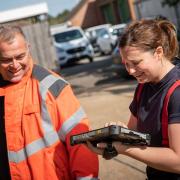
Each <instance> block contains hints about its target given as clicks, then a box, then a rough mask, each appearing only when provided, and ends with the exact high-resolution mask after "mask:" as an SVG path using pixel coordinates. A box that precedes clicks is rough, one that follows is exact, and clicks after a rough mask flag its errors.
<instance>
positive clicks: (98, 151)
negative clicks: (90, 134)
mask: <svg viewBox="0 0 180 180" xmlns="http://www.w3.org/2000/svg"><path fill="white" fill-rule="evenodd" d="M87 147H88V148H89V149H90V150H91V151H92V152H94V153H96V154H98V155H103V152H104V149H105V148H106V147H107V144H106V143H98V144H97V147H95V146H93V145H92V144H91V143H90V142H89V141H87Z"/></svg>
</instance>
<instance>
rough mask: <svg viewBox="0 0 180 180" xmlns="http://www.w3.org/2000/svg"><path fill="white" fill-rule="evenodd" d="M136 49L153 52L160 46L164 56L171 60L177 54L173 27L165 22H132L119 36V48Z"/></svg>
mask: <svg viewBox="0 0 180 180" xmlns="http://www.w3.org/2000/svg"><path fill="white" fill-rule="evenodd" d="M125 46H133V47H138V48H140V49H142V50H144V51H154V50H155V49H156V48H157V47H158V46H161V47H162V48H163V51H164V56H165V57H166V58H167V59H169V60H171V59H173V58H174V57H175V56H176V55H177V54H178V50H179V47H178V41H177V34H176V28H175V26H174V25H173V24H172V23H171V22H169V21H167V20H141V21H135V22H132V23H131V24H130V25H129V26H128V27H127V28H126V30H125V32H124V33H123V35H122V36H121V39H120V43H119V47H120V48H124V47H125Z"/></svg>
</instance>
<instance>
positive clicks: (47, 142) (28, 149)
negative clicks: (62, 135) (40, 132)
mask: <svg viewBox="0 0 180 180" xmlns="http://www.w3.org/2000/svg"><path fill="white" fill-rule="evenodd" d="M57 141H59V137H58V135H57V133H56V132H52V133H48V134H45V136H44V137H43V138H40V139H37V140H35V141H33V142H31V143H30V144H28V145H27V146H25V147H24V148H23V149H21V150H19V151H17V152H15V151H8V158H9V162H15V163H19V162H21V161H23V160H25V159H26V158H27V157H29V156H31V155H32V154H34V153H36V152H38V151H39V150H41V149H43V148H45V147H49V146H51V145H52V144H54V143H55V142H57Z"/></svg>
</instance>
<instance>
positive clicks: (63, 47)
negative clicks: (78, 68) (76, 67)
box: [51, 27, 94, 66]
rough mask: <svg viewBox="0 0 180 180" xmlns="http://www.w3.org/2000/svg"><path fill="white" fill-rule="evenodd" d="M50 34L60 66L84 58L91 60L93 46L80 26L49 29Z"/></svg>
mask: <svg viewBox="0 0 180 180" xmlns="http://www.w3.org/2000/svg"><path fill="white" fill-rule="evenodd" d="M51 34H52V36H53V41H54V46H55V48H56V53H57V57H58V61H57V63H58V64H59V65H60V66H63V65H65V64H67V63H72V62H75V61H78V60H81V59H84V58H88V59H89V61H90V62H92V61H93V57H94V51H93V47H92V45H91V44H90V42H89V40H88V39H87V37H86V36H85V33H84V32H83V30H82V29H81V28H80V27H69V28H62V27H60V28H59V29H58V28H56V29H51Z"/></svg>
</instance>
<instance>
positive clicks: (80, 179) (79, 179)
mask: <svg viewBox="0 0 180 180" xmlns="http://www.w3.org/2000/svg"><path fill="white" fill-rule="evenodd" d="M76 180H99V179H98V178H95V177H78V178H76Z"/></svg>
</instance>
